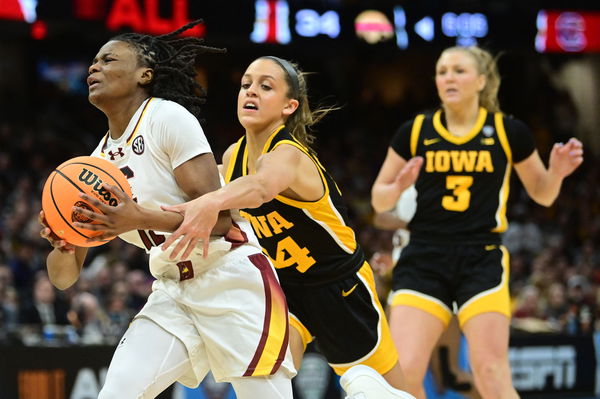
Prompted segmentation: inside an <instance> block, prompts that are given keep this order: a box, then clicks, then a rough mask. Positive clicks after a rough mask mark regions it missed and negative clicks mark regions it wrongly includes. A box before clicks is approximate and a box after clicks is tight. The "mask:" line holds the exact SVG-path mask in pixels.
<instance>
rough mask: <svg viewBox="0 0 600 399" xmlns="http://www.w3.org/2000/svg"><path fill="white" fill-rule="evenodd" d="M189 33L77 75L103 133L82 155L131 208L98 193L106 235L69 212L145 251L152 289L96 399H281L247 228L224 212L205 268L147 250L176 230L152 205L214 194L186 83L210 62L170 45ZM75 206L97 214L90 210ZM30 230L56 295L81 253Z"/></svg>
mask: <svg viewBox="0 0 600 399" xmlns="http://www.w3.org/2000/svg"><path fill="white" fill-rule="evenodd" d="M197 23H199V21H195V22H193V23H190V24H188V25H186V26H184V27H182V28H181V29H179V30H177V31H175V32H173V33H171V34H167V35H163V36H159V37H152V36H147V35H140V34H132V33H128V34H123V35H119V36H117V37H115V38H113V39H112V40H110V41H109V42H107V43H106V44H105V45H104V46H103V47H102V48H101V49H100V51H99V52H98V54H97V56H96V57H95V59H94V61H93V64H92V65H91V66H90V68H89V77H88V84H89V99H90V102H91V103H92V104H93V105H95V106H96V107H97V108H98V109H100V110H101V111H102V112H104V113H105V114H106V116H107V118H108V125H109V131H108V133H107V134H106V136H105V137H104V138H103V139H102V140H101V142H100V144H99V145H98V147H97V148H96V150H94V152H93V155H94V156H98V157H101V158H104V159H107V160H109V161H111V162H113V163H114V164H115V165H116V166H118V167H119V168H120V169H121V170H122V171H123V172H124V173H125V175H126V176H127V177H128V178H129V182H130V184H131V187H132V192H133V196H134V198H135V200H136V201H137V204H136V203H135V202H134V201H132V200H130V199H128V198H126V197H124V195H123V194H121V193H115V192H113V191H111V189H110V187H107V186H103V189H105V190H107V191H106V192H107V195H117V196H119V197H120V200H121V201H120V206H127V207H128V212H126V214H127V217H126V218H123V219H121V220H119V221H118V222H115V221H114V219H112V220H111V225H110V226H108V225H106V224H103V222H107V220H106V219H102V215H99V214H95V213H93V212H91V211H90V210H87V209H83V208H80V207H75V208H74V212H76V213H79V214H80V215H83V216H86V217H88V218H90V219H95V220H96V221H97V222H99V223H100V224H98V225H96V226H95V227H94V228H95V229H101V230H105V231H109V232H112V233H115V232H117V231H118V233H123V234H119V235H120V237H121V238H122V239H124V240H125V241H127V242H129V243H132V244H134V245H136V246H138V247H141V248H144V249H145V250H147V252H148V253H149V255H150V265H149V267H150V272H151V273H152V275H153V276H154V277H155V278H156V281H155V282H154V284H153V291H152V294H151V295H150V297H149V298H148V302H147V304H146V305H145V306H144V308H143V309H142V310H141V311H140V312H139V313H138V314H137V315H136V316H135V318H134V320H133V322H132V323H131V325H130V327H129V329H128V330H127V332H126V333H125V335H124V336H123V338H122V339H121V342H120V343H119V346H118V347H117V349H116V351H115V354H114V357H113V360H112V361H111V364H110V367H109V369H108V373H107V376H106V382H105V384H104V387H103V388H102V390H101V392H100V396H99V398H101V399H107V398H126V399H127V398H131V399H134V398H154V397H156V396H157V395H158V394H159V393H160V392H162V391H163V390H165V389H166V388H167V387H168V386H170V385H171V384H172V383H173V382H175V381H179V382H181V383H182V384H184V385H186V386H189V387H194V386H197V385H198V384H199V383H200V381H202V379H203V378H204V376H205V375H206V374H207V373H208V371H209V370H211V371H212V373H213V374H214V376H215V378H216V379H217V380H218V381H229V382H231V383H232V385H233V387H234V389H235V391H236V394H237V397H238V398H240V399H250V398H268V399H271V398H272V399H282V398H285V399H288V398H291V397H292V388H291V377H293V376H294V375H295V369H294V366H293V364H292V362H291V356H290V354H289V349H288V339H289V338H288V337H289V325H288V314H287V305H286V302H285V298H284V295H283V292H282V290H281V288H280V286H279V283H278V280H277V277H276V274H275V273H274V269H273V267H272V265H271V264H270V262H269V261H268V259H267V258H266V257H265V256H264V255H263V254H262V252H261V249H260V245H259V244H258V242H257V239H256V237H255V236H254V233H253V232H252V229H251V228H250V227H249V225H248V223H247V222H245V221H244V220H243V219H242V218H240V217H239V216H238V215H236V214H235V212H229V211H227V212H222V213H221V214H220V215H219V222H218V223H217V225H216V226H215V229H214V230H213V236H212V237H211V242H210V254H209V255H208V256H207V257H205V256H203V254H202V250H201V249H198V251H195V252H194V253H192V254H191V255H190V256H189V257H187V258H186V259H175V260H169V259H168V256H167V255H166V253H164V252H163V251H162V250H161V249H160V247H158V245H160V244H161V243H162V242H164V241H165V239H166V238H167V237H168V236H169V233H168V232H169V231H173V230H174V229H175V228H176V227H177V226H178V225H179V224H180V223H181V221H182V217H181V216H180V215H177V214H175V213H171V212H162V211H160V206H161V205H172V204H179V203H181V202H184V201H187V200H189V199H192V198H195V197H197V196H199V195H202V194H204V193H206V192H209V191H212V190H215V189H217V188H219V187H220V180H219V175H218V171H217V167H216V164H215V161H214V157H213V156H212V153H211V150H210V146H209V144H208V142H207V140H206V137H205V136H204V133H203V131H202V128H201V127H200V124H199V123H198V119H197V116H198V112H199V104H200V103H201V101H202V98H201V97H199V96H197V95H196V94H195V93H196V90H198V89H200V87H199V85H198V84H197V83H196V82H195V81H194V79H193V77H194V75H195V74H194V59H195V58H196V55H197V54H199V53H202V52H207V51H213V52H214V51H217V50H216V49H212V48H209V47H205V46H203V45H201V41H200V40H199V39H197V38H185V39H181V38H178V37H177V35H178V34H179V33H181V32H183V31H185V30H187V29H189V28H191V27H192V26H194V25H196V24H197ZM90 178H93V177H90ZM82 198H84V199H86V200H88V201H89V202H91V203H92V204H93V205H95V206H97V207H98V208H100V210H103V209H104V210H106V207H104V206H103V205H102V204H100V203H99V201H97V200H95V199H94V198H91V197H88V196H83V197H82ZM41 220H42V223H43V224H44V225H45V227H44V229H43V230H42V232H41V235H42V236H43V237H45V238H47V239H48V240H49V241H50V242H51V244H52V245H53V246H54V247H55V249H54V250H53V251H52V252H51V253H50V255H49V256H48V259H47V267H48V274H49V276H50V279H51V281H52V282H53V284H54V285H55V286H56V287H58V288H60V289H65V288H67V287H69V286H70V285H72V284H73V283H74V282H75V281H76V280H77V278H78V277H79V273H80V271H81V268H82V265H83V262H84V260H85V256H86V253H87V248H82V247H73V246H71V245H70V244H67V243H66V242H64V241H62V240H59V239H57V238H56V236H55V235H54V234H53V233H52V232H51V231H50V229H49V228H48V227H47V225H46V224H45V222H44V220H43V212H42V213H41ZM78 227H90V225H89V224H86V223H83V224H79V225H78ZM138 229H139V230H138ZM106 234H108V233H106ZM103 238H104V236H100V237H98V239H103Z"/></svg>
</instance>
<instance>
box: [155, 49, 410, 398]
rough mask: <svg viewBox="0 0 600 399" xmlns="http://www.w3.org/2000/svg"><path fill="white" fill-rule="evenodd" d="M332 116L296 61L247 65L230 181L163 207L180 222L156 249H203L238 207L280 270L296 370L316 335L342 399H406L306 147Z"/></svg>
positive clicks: (372, 303)
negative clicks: (222, 218) (312, 101)
mask: <svg viewBox="0 0 600 399" xmlns="http://www.w3.org/2000/svg"><path fill="white" fill-rule="evenodd" d="M329 110H330V109H318V110H312V111H311V109H310V108H309V104H308V96H307V87H306V82H305V80H304V75H303V74H302V73H301V72H300V71H299V70H298V69H297V66H295V65H294V64H292V63H290V62H289V61H286V60H283V59H280V58H277V57H261V58H258V59H256V60H255V61H254V62H252V63H251V64H250V66H248V68H247V69H246V71H245V73H244V75H243V77H242V81H241V87H240V91H239V96H238V108H237V111H238V118H239V121H240V123H241V124H242V126H244V128H245V130H246V134H245V135H244V136H243V137H242V138H241V139H240V140H239V141H238V142H237V143H235V144H233V145H232V146H231V147H229V149H228V150H227V151H226V152H225V154H224V156H223V170H222V173H223V174H224V176H225V181H226V182H227V184H226V185H225V186H224V187H223V188H221V189H219V190H217V191H215V192H212V193H208V194H205V195H204V196H202V197H200V198H198V199H197V200H195V201H193V202H188V203H187V204H183V205H179V206H172V207H163V209H167V210H171V211H174V212H178V213H181V214H182V215H184V216H185V220H184V222H183V223H182V225H181V227H180V228H179V229H177V230H176V231H175V232H174V233H173V235H172V236H171V237H170V238H168V239H167V241H166V242H165V243H164V245H163V248H165V249H166V248H167V247H169V245H171V244H175V249H174V250H173V251H172V253H171V256H177V255H178V254H180V253H182V252H183V253H184V255H183V258H186V257H187V256H188V255H189V254H191V253H192V251H193V250H194V248H195V247H196V244H197V243H198V241H199V240H202V242H203V245H204V247H205V251H206V250H207V248H206V243H207V242H208V239H209V235H210V232H211V230H212V229H213V226H214V223H215V221H216V220H217V215H218V214H219V212H221V211H222V210H224V209H230V208H240V209H242V210H243V212H242V215H243V216H244V217H245V218H246V219H247V220H249V221H250V223H251V224H252V227H253V228H254V232H255V233H256V235H257V237H258V240H259V241H260V244H261V246H262V247H263V250H264V252H265V253H267V254H268V255H269V257H270V258H271V259H272V260H273V262H274V264H275V267H276V268H277V273H278V275H279V279H280V282H281V285H282V288H283V290H284V292H285V295H286V298H287V301H288V305H289V307H290V324H291V326H292V329H291V331H290V340H291V341H290V342H291V349H292V353H293V357H294V363H295V365H296V367H300V363H301V360H302V356H303V353H304V351H305V349H306V345H307V344H308V343H309V342H310V341H312V340H313V338H316V340H317V342H318V344H319V349H320V350H321V352H322V353H323V354H324V355H325V357H326V358H327V361H328V362H329V364H330V365H331V366H332V368H333V369H334V370H335V372H336V373H337V374H340V375H342V374H344V376H343V377H342V386H343V387H344V389H345V390H346V392H347V393H348V395H350V396H349V397H352V398H353V397H357V398H358V397H360V398H372V399H375V398H376V399H385V398H412V396H410V395H408V394H406V393H404V392H402V391H401V390H400V389H403V384H404V382H403V376H402V372H401V370H400V366H399V364H398V355H397V353H396V349H395V348H394V345H393V342H392V338H391V335H390V331H389V328H388V324H387V321H386V319H385V315H384V312H383V309H382V307H381V305H380V303H379V301H378V299H377V295H376V292H375V284H374V279H373V273H372V270H371V267H370V266H369V265H368V264H367V262H366V261H365V256H364V253H363V251H362V249H361V248H360V246H359V245H358V243H357V242H356V237H355V233H354V231H353V230H352V228H350V227H349V226H348V225H347V215H346V206H345V205H344V203H343V201H342V196H341V193H340V190H339V189H338V187H337V185H336V183H335V182H334V181H333V179H332V178H331V176H330V175H329V174H328V172H327V171H326V170H325V168H324V167H323V166H322V165H321V163H320V162H319V160H318V159H317V157H316V155H315V153H314V152H313V151H312V150H311V149H310V147H309V144H310V142H311V141H312V136H310V135H308V133H307V129H308V128H309V127H310V126H311V125H313V124H314V123H316V122H317V121H318V120H319V119H320V118H321V117H322V116H324V115H325V114H326V113H327V112H328V111H329ZM178 239H179V240H180V241H179V243H177V241H176V240H178ZM354 366H356V367H354ZM348 370H349V371H348ZM382 375H383V378H382ZM384 378H385V379H384ZM386 380H387V381H386ZM388 383H389V384H388ZM361 393H362V395H361Z"/></svg>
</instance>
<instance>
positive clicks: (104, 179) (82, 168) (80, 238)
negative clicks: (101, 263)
mask: <svg viewBox="0 0 600 399" xmlns="http://www.w3.org/2000/svg"><path fill="white" fill-rule="evenodd" d="M103 183H108V184H111V185H114V186H117V187H119V188H120V189H121V190H123V191H124V192H125V194H127V195H128V196H129V197H131V187H130V186H129V182H128V181H127V178H126V177H125V175H124V174H123V172H122V171H121V170H119V168H117V167H116V166H115V165H113V164H112V163H110V162H109V161H107V160H105V159H102V158H97V157H91V156H83V157H76V158H73V159H70V160H68V161H66V162H64V163H63V164H61V165H59V166H58V167H57V168H56V169H55V170H54V171H53V172H52V173H51V174H50V176H48V179H47V180H46V184H44V190H43V192H42V209H43V210H44V215H45V217H46V222H47V223H48V227H50V229H51V230H52V232H53V233H54V234H56V235H57V236H58V237H59V238H61V239H63V240H65V241H66V242H68V243H69V244H72V245H75V246H78V247H95V246H98V245H102V244H105V243H107V242H109V241H110V239H106V240H102V241H88V239H89V238H93V237H95V236H99V235H101V234H102V233H103V231H92V230H87V229H82V228H78V227H75V226H74V225H73V223H75V222H80V223H94V224H95V222H94V221H93V220H91V219H88V218H87V217H86V216H84V215H82V214H80V213H77V212H73V207H74V206H77V207H79V208H84V209H88V210H91V211H94V212H97V213H102V212H101V211H100V210H98V209H97V208H96V207H94V206H93V205H91V204H89V203H88V202H86V201H84V200H83V199H82V198H80V197H79V194H80V193H85V194H88V195H89V196H92V197H94V198H97V199H98V200H99V201H101V202H103V203H105V204H107V205H110V206H116V205H117V204H118V203H119V199H118V198H116V196H115V195H114V194H112V193H111V192H109V191H107V190H105V189H104V188H102V184H103Z"/></svg>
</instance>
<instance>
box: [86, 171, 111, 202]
mask: <svg viewBox="0 0 600 399" xmlns="http://www.w3.org/2000/svg"><path fill="white" fill-rule="evenodd" d="M79 181H80V182H82V183H84V184H85V185H88V186H93V187H92V189H93V190H94V191H95V192H96V193H98V195H99V196H100V197H102V198H103V199H104V201H106V203H107V204H108V205H110V206H117V204H118V203H119V202H118V201H117V199H116V198H113V196H112V195H111V194H110V192H108V191H106V190H105V189H103V188H102V183H103V181H102V179H100V178H99V177H98V175H97V174H95V173H94V172H92V171H90V170H88V169H86V168H83V169H82V170H81V173H80V174H79Z"/></svg>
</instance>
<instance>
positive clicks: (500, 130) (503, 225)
mask: <svg viewBox="0 0 600 399" xmlns="http://www.w3.org/2000/svg"><path fill="white" fill-rule="evenodd" d="M494 121H495V125H496V133H497V134H498V140H499V141H500V145H501V146H502V148H503V149H504V153H505V154H506V160H507V163H506V170H505V171H504V179H503V181H502V186H501V187H500V192H499V196H500V198H499V204H498V209H497V210H496V227H495V228H493V229H492V232H493V233H501V232H503V231H505V230H506V229H507V228H508V219H507V217H506V208H507V206H506V205H507V203H508V195H509V193H510V174H511V172H512V165H513V163H512V150H511V149H510V145H509V143H508V136H507V135H506V130H505V128H504V120H503V115H502V113H500V112H496V114H495V115H494Z"/></svg>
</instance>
